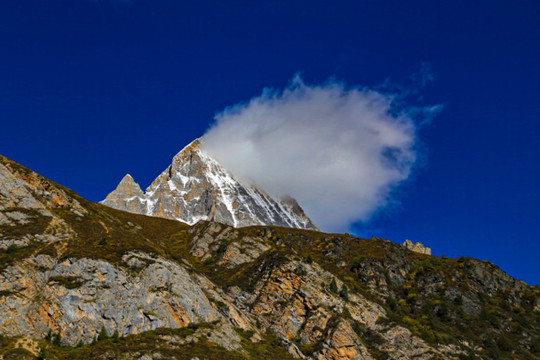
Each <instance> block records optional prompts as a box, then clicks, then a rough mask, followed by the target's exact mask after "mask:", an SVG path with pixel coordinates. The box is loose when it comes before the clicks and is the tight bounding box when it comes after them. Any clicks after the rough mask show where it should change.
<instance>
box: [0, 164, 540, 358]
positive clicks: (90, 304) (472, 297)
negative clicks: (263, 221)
mask: <svg viewBox="0 0 540 360" xmlns="http://www.w3.org/2000/svg"><path fill="white" fill-rule="evenodd" d="M0 334H2V337H1V338H0V358H3V359H35V358H42V359H43V358H45V359H90V358H92V359H144V360H148V359H195V358H198V359H270V358H272V359H293V358H312V359H499V358H500V359H540V337H539V335H540V288H539V287H538V286H529V285H527V284H525V283H524V282H522V281H519V280H516V279H513V278H512V277H510V276H509V275H507V274H506V273H504V272H503V271H501V270H500V269H499V268H497V267H496V266H495V265H493V264H490V263H488V262H484V261H479V260H475V259H471V258H458V259H449V258H445V257H442V258H439V257H433V256H429V255H425V254H419V253H415V252H412V251H410V250H408V249H407V248H405V247H404V246H401V245H398V244H395V243H392V242H390V241H387V240H384V239H379V238H371V239H361V238H357V237H354V236H352V235H348V234H326V233H322V232H318V231H313V230H302V229H295V228H286V227H276V226H252V227H243V228H234V227H232V226H230V225H225V224H221V223H218V222H209V221H199V222H198V223H196V224H194V225H193V226H190V225H187V224H184V223H181V222H178V221H174V220H169V219H164V218H159V217H150V216H144V215H138V214H133V213H128V212H125V211H120V210H116V209H113V208H110V207H107V206H104V205H101V204H96V203H92V202H90V201H87V200H85V199H83V198H82V197H80V196H79V195H77V194H75V193H74V192H72V191H71V190H69V189H67V188H65V187H62V186H61V185H58V184H56V183H54V182H52V181H50V180H48V179H45V178H43V177H41V176H40V175H38V174H36V173H34V172H32V171H31V170H28V169H26V168H24V167H23V166H21V165H18V164H16V163H14V162H12V161H10V160H8V159H6V158H5V157H0Z"/></svg>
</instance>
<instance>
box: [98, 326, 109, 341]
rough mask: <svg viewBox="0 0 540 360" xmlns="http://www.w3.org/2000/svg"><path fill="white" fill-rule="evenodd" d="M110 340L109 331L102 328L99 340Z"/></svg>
mask: <svg viewBox="0 0 540 360" xmlns="http://www.w3.org/2000/svg"><path fill="white" fill-rule="evenodd" d="M108 338H109V334H107V329H105V326H102V327H101V330H100V332H99V335H98V338H97V339H98V340H107V339H108Z"/></svg>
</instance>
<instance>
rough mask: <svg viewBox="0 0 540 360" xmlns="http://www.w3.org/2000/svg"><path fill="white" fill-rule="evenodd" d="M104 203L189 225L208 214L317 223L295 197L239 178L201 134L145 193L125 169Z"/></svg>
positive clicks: (226, 219) (247, 222)
mask: <svg viewBox="0 0 540 360" xmlns="http://www.w3.org/2000/svg"><path fill="white" fill-rule="evenodd" d="M101 203H102V204H104V205H107V206H110V207H113V208H116V209H120V210H125V211H129V212H133V213H138V214H144V215H151V216H159V217H164V218H169V219H176V220H179V221H182V222H185V223H188V224H190V225H191V224H195V223H196V222H198V221H200V220H209V221H217V222H220V223H224V224H228V225H232V226H234V227H244V226H251V225H276V226H285V227H294V228H301V229H314V230H316V229H317V227H316V226H315V224H314V223H313V222H312V221H311V220H310V219H309V218H308V217H307V216H306V215H305V214H304V211H303V210H302V208H301V207H300V206H299V205H298V203H297V202H296V201H295V200H294V199H292V198H290V197H285V198H279V199H278V198H275V197H272V196H270V195H268V194H267V193H265V192H264V191H263V190H262V189H259V188H257V187H256V186H254V185H250V184H246V183H244V182H241V181H239V180H238V179H236V178H235V177H234V176H233V174H231V173H230V172H229V171H227V170H226V169H225V168H224V167H223V166H221V165H220V164H219V163H218V162H217V161H216V160H215V159H214V158H212V157H211V156H209V155H208V154H207V153H205V152H204V151H203V150H202V149H201V146H200V140H199V139H196V140H194V141H193V142H192V143H191V144H189V145H188V146H186V147H185V148H184V149H182V150H181V151H180V152H179V153H178V154H176V156H175V157H174V158H173V161H172V163H171V165H169V167H167V169H165V171H163V172H162V173H161V174H160V175H159V176H158V177H157V178H156V179H155V180H154V181H153V182H152V184H150V186H149V187H148V188H147V189H146V191H145V192H144V193H143V192H142V190H141V189H140V187H139V185H138V184H137V183H135V181H134V180H133V178H132V177H131V176H130V175H126V176H125V177H124V178H123V179H122V181H121V182H120V184H118V187H117V188H116V189H115V190H114V191H113V192H111V193H110V194H109V195H108V196H107V198H106V199H105V200H103V201H102V202H101Z"/></svg>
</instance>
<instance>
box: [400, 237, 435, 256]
mask: <svg viewBox="0 0 540 360" xmlns="http://www.w3.org/2000/svg"><path fill="white" fill-rule="evenodd" d="M402 245H403V246H405V247H406V248H407V249H409V250H411V251H414V252H416V253H419V254H425V255H431V248H428V247H425V246H424V244H422V243H420V242H416V243H413V242H412V241H411V240H405V241H404V242H403V244H402Z"/></svg>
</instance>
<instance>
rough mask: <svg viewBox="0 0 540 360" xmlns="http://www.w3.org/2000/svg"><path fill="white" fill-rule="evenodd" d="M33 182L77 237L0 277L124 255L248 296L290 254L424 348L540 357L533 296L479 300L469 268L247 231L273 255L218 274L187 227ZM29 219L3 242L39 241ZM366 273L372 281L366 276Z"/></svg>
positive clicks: (370, 244)
mask: <svg viewBox="0 0 540 360" xmlns="http://www.w3.org/2000/svg"><path fill="white" fill-rule="evenodd" d="M0 162H2V163H3V164H5V165H7V166H9V167H10V168H11V169H12V171H15V172H17V173H19V174H20V175H21V176H23V177H24V176H30V175H32V176H38V177H39V175H35V173H32V172H31V171H30V170H28V169H26V168H24V167H22V166H20V165H18V164H16V163H14V162H11V161H9V160H7V159H6V158H3V157H0ZM39 179H40V180H41V181H45V182H48V183H49V184H50V186H52V187H56V188H59V189H62V190H63V191H64V192H66V193H67V194H68V195H69V196H71V197H72V198H74V199H76V200H77V201H78V202H79V203H81V205H82V206H83V207H84V208H85V209H87V210H88V214H86V215H85V216H84V218H81V217H79V216H77V215H76V214H74V213H72V212H71V211H69V210H68V209H65V208H52V209H50V211H51V212H53V213H55V214H56V215H58V216H59V217H61V218H62V219H63V220H64V221H66V222H67V223H68V224H69V225H70V226H71V228H73V229H74V230H75V232H76V233H77V235H76V236H75V237H74V238H73V239H70V240H69V241H67V242H66V243H65V244H48V245H47V244H41V243H36V242H32V243H31V244H30V246H28V247H24V248H10V249H8V251H4V252H0V270H1V268H2V267H5V266H8V265H9V264H11V263H13V262H14V261H17V260H19V259H24V258H25V257H27V256H29V255H31V254H38V253H46V254H51V255H58V256H60V257H61V258H68V257H91V258H96V259H103V260H106V261H109V262H111V263H120V261H119V260H120V259H121V257H122V255H123V254H125V253H126V252H127V251H132V250H140V251H144V252H148V253H153V254H158V255H161V256H164V257H167V258H171V259H173V260H180V259H182V258H184V259H188V260H189V261H190V262H191V263H192V264H193V265H194V266H195V267H196V269H197V270H198V271H199V272H201V273H204V274H206V275H207V276H208V277H209V278H210V279H212V280H213V281H214V282H215V283H216V284H218V285H220V286H224V287H226V286H228V285H231V284H235V285H240V286H241V287H243V288H245V289H248V290H249V288H250V287H251V285H252V284H253V282H252V281H253V278H254V277H253V271H254V270H255V269H256V268H257V267H259V265H260V263H261V262H262V263H264V264H265V266H267V267H269V268H271V267H272V266H275V265H276V264H278V263H280V262H282V261H287V256H290V255H291V253H294V254H296V255H295V256H298V257H299V258H301V259H304V261H307V262H310V261H316V262H317V263H319V264H321V266H323V267H324V268H325V269H327V270H328V271H330V272H332V273H334V274H335V275H337V276H339V277H340V278H341V279H342V280H343V281H344V282H345V283H346V284H347V287H348V289H350V291H357V292H360V293H362V294H363V295H365V296H367V297H369V298H371V299H372V300H374V301H377V302H379V303H380V304H382V305H383V306H385V307H386V309H387V311H388V313H389V318H390V319H389V320H391V321H395V322H398V323H400V324H402V325H404V326H406V327H408V328H409V329H411V330H412V331H413V333H415V334H417V335H419V336H421V337H423V338H424V339H426V340H427V341H428V342H430V343H433V344H437V343H449V342H455V341H458V340H467V341H469V342H474V343H475V344H477V345H480V346H482V347H484V348H485V349H486V350H485V351H484V352H481V353H479V355H482V356H489V357H490V358H511V357H513V358H523V359H526V358H529V359H534V358H539V356H540V340H539V339H538V334H539V332H540V314H538V312H534V311H533V302H534V300H535V299H536V298H538V297H539V296H540V295H539V293H540V291H539V289H538V287H527V288H526V290H525V292H523V293H521V294H520V298H519V299H518V300H517V301H513V302H509V301H508V299H507V294H505V293H504V291H503V292H500V293H497V294H494V295H493V296H488V295H486V294H484V293H482V292H481V291H480V292H477V291H476V289H474V288H471V287H473V283H472V282H471V278H470V271H469V270H470V268H471V267H472V266H473V265H474V264H475V262H478V261H477V260H473V259H446V258H434V257H430V256H425V255H420V254H415V253H412V252H410V251H407V250H405V249H404V248H402V247H401V246H399V245H396V244H393V243H390V242H388V241H385V240H382V239H371V240H368V239H359V238H356V237H353V236H350V235H343V234H324V233H320V232H316V231H308V230H298V229H287V228H278V227H249V228H243V229H240V230H239V233H240V235H239V239H240V240H239V239H231V240H233V241H241V238H242V237H243V236H252V237H263V236H264V237H265V241H267V242H269V243H270V244H271V245H272V249H271V250H270V251H268V252H266V253H265V254H263V256H262V258H261V259H260V260H259V261H256V262H255V263H256V264H254V263H252V264H245V265H242V266H239V267H238V268H236V269H234V270H225V269H220V271H217V272H216V271H214V269H215V266H216V265H215V264H211V263H208V262H207V263H201V262H200V261H199V260H198V259H197V258H194V257H193V256H191V255H190V254H189V251H188V249H189V246H190V242H191V235H190V233H189V232H188V230H189V229H190V227H189V226H188V225H185V224H182V223H180V222H177V221H172V220H167V219H161V218H155V217H147V216H142V215H136V214H131V213H127V212H123V211H119V210H115V209H112V208H108V207H106V206H103V205H100V204H96V203H92V202H89V201H87V200H85V199H83V198H82V197H80V196H79V195H77V194H75V193H74V192H72V191H71V190H69V189H67V188H65V187H62V186H61V185H58V184H56V183H54V182H52V181H50V180H48V179H45V178H42V177H39ZM14 210H18V211H26V212H28V210H24V209H15V208H14V209H8V210H7V211H14ZM30 215H32V216H34V221H33V222H32V223H31V224H29V225H27V226H24V227H17V228H16V229H11V228H9V229H8V228H7V227H2V228H0V231H2V232H3V233H4V236H5V237H9V236H20V235H21V234H22V233H28V234H33V233H40V232H41V231H43V229H44V227H46V226H47V224H48V221H49V220H50V218H47V217H43V216H41V215H39V214H37V213H31V214H30ZM198 226H199V227H204V226H206V224H205V223H204V222H203V223H200V224H199V225H198ZM10 231H12V233H10ZM268 234H269V235H268ZM214 256H215V257H216V258H217V257H218V256H220V255H219V254H217V253H216V254H214ZM340 262H343V264H340ZM471 264H472V265H471ZM339 265H342V266H339ZM366 269H367V270H372V271H371V273H374V274H372V275H370V276H367V275H366V271H364V270H366ZM400 269H401V270H403V271H405V272H406V277H405V280H404V281H403V282H399V281H397V282H396V281H394V280H393V279H392V276H391V274H390V271H398V270H400ZM383 280H384V282H385V283H386V284H387V289H386V290H385V291H386V292H387V293H388V296H386V297H381V294H380V293H377V291H374V290H373V288H370V287H369V286H368V285H367V284H368V283H369V282H370V281H378V282H381V281H383ZM433 283H435V284H438V285H437V286H436V291H428V290H426V289H427V287H428V285H430V284H433ZM450 287H452V288H457V289H460V291H461V292H463V293H464V294H473V295H474V296H476V297H477V298H478V299H479V301H480V303H481V307H482V311H481V312H480V314H479V315H477V316H470V315H466V314H465V313H464V312H463V307H462V304H460V302H459V300H456V298H450V297H449V296H448V295H447V294H446V290H447V289H448V288H450ZM1 295H2V294H0V296H1ZM141 336H142V335H141ZM103 346H105V343H104V345H103ZM277 348H279V349H281V348H280V347H276V349H277ZM96 349H97V348H96ZM77 351H82V350H77ZM208 351H210V350H208ZM212 351H214V350H212ZM216 351H218V350H216ZM276 351H277V350H276ZM512 351H513V354H512Z"/></svg>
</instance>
